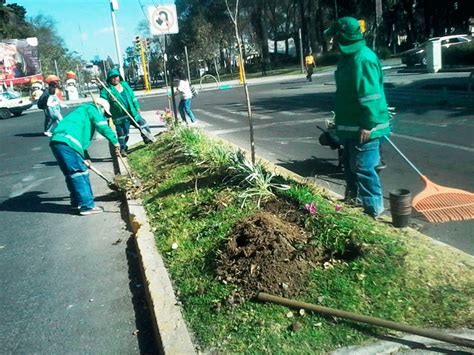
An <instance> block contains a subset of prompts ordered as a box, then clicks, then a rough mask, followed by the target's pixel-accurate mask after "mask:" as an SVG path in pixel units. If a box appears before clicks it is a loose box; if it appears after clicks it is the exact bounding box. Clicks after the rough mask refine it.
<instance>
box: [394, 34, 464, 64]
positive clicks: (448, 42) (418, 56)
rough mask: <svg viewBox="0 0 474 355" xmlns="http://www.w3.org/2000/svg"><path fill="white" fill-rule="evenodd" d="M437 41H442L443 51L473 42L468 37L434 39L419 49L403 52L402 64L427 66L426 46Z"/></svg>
mask: <svg viewBox="0 0 474 355" xmlns="http://www.w3.org/2000/svg"><path fill="white" fill-rule="evenodd" d="M436 40H441V49H443V48H449V47H451V46H456V45H459V44H464V43H468V42H471V38H469V36H468V35H451V36H444V37H433V38H430V39H429V40H427V41H426V42H424V43H423V44H421V45H420V46H418V47H415V48H412V49H409V50H407V51H405V52H402V53H401V54H400V56H401V59H402V63H403V64H406V65H408V66H414V65H417V64H422V65H426V54H425V48H426V45H427V44H428V42H432V41H436Z"/></svg>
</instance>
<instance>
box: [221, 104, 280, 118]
mask: <svg viewBox="0 0 474 355" xmlns="http://www.w3.org/2000/svg"><path fill="white" fill-rule="evenodd" d="M216 109H218V110H221V111H225V112H228V113H230V114H233V115H239V116H245V117H247V116H248V113H247V112H242V111H233V110H231V109H228V108H225V107H216ZM252 117H254V118H256V119H259V120H271V119H272V117H271V116H267V115H261V114H259V113H252Z"/></svg>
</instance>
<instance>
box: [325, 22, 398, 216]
mask: <svg viewBox="0 0 474 355" xmlns="http://www.w3.org/2000/svg"><path fill="white" fill-rule="evenodd" d="M324 34H325V35H326V36H334V40H335V41H336V43H337V46H338V47H339V50H340V52H341V54H342V55H341V58H340V60H339V63H338V65H337V70H336V73H335V75H336V117H335V124H336V134H337V136H338V138H340V139H341V140H342V143H343V146H344V154H343V164H344V174H345V179H346V192H345V197H346V199H347V200H348V201H355V202H357V203H361V204H362V206H363V208H364V211H365V212H366V213H367V214H369V215H371V216H373V217H377V216H379V215H380V214H381V213H382V212H383V210H384V206H383V193H382V185H381V182H380V178H379V175H378V174H377V172H376V167H377V165H378V164H379V163H380V149H379V148H380V139H381V138H382V137H383V136H386V135H389V134H390V124H389V113H388V107H387V102H386V99H385V92H384V86H383V71H382V66H381V64H380V60H379V59H378V57H377V55H376V54H375V53H374V52H373V51H372V50H371V49H370V48H369V47H367V45H366V42H365V40H364V36H363V34H362V31H361V29H360V25H359V22H358V21H357V20H356V19H355V18H352V17H343V18H340V19H338V20H337V21H336V23H335V24H334V25H333V26H331V27H330V28H328V29H327V30H326V31H324Z"/></svg>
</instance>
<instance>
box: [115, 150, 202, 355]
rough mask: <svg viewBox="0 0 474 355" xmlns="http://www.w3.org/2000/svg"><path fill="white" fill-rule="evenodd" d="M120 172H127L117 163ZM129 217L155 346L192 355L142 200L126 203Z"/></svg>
mask: <svg viewBox="0 0 474 355" xmlns="http://www.w3.org/2000/svg"><path fill="white" fill-rule="evenodd" d="M118 163H119V164H118V166H119V170H120V171H127V169H125V167H124V166H123V164H124V163H125V164H127V162H126V161H123V162H122V161H120V159H119V161H118ZM126 202H127V208H128V217H129V222H130V226H131V229H132V232H133V234H134V237H135V238H134V239H135V243H136V247H137V252H138V255H139V261H140V268H141V272H142V276H143V279H144V282H145V285H146V287H145V289H146V294H147V301H148V306H149V309H150V310H151V311H150V314H151V318H152V323H153V331H154V335H155V341H156V344H157V346H159V347H160V353H162V354H173V355H174V354H195V353H196V352H195V349H194V345H193V342H192V340H191V335H190V333H189V331H188V329H187V326H186V323H185V321H184V319H183V317H182V314H181V310H180V307H179V303H178V301H177V300H176V297H175V294H174V290H173V285H172V283H171V280H170V278H169V276H168V271H167V270H166V267H165V264H164V262H163V259H162V257H161V255H160V253H159V252H158V249H157V248H156V244H155V236H154V234H153V232H152V231H151V228H150V224H149V223H148V219H147V216H146V212H145V209H144V208H143V205H142V203H141V200H129V199H127V200H126Z"/></svg>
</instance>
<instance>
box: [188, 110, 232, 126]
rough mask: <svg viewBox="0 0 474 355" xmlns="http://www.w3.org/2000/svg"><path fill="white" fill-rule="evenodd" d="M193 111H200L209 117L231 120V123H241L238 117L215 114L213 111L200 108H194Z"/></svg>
mask: <svg viewBox="0 0 474 355" xmlns="http://www.w3.org/2000/svg"><path fill="white" fill-rule="evenodd" d="M193 111H196V112H199V113H200V114H201V115H204V116H207V117H211V118H217V119H219V120H223V121H226V122H230V123H239V122H241V121H239V120H236V119H233V118H230V117H225V116H222V115H218V114H215V113H211V112H208V111H205V110H201V109H199V108H196V109H193Z"/></svg>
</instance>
